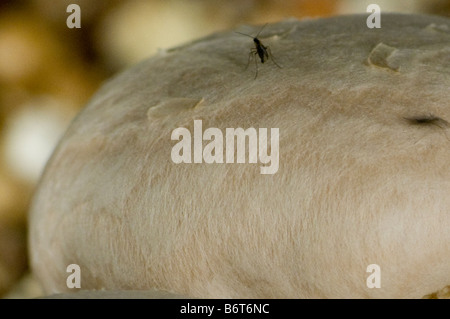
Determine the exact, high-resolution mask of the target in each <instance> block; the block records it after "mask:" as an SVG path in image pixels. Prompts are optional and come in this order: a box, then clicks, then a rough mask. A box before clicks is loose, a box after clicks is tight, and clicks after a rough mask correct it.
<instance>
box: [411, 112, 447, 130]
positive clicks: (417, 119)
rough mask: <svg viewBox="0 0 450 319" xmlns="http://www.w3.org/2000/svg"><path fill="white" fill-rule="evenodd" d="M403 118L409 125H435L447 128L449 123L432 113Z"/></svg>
mask: <svg viewBox="0 0 450 319" xmlns="http://www.w3.org/2000/svg"><path fill="white" fill-rule="evenodd" d="M404 119H405V120H406V121H407V122H408V123H409V124H411V125H417V126H432V125H434V126H437V127H440V128H442V129H444V128H448V127H449V126H450V124H449V123H448V122H447V121H446V120H444V119H442V118H440V117H438V116H435V115H433V114H428V115H417V116H411V117H404Z"/></svg>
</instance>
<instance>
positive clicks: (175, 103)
mask: <svg viewBox="0 0 450 319" xmlns="http://www.w3.org/2000/svg"><path fill="white" fill-rule="evenodd" d="M203 101H204V99H203V98H200V99H192V98H185V97H183V98H168V99H166V100H163V101H161V102H159V103H158V104H157V105H155V106H152V107H150V108H149V109H148V111H147V117H148V119H155V118H161V117H165V116H169V115H174V114H177V113H180V112H184V111H189V110H193V109H195V108H196V107H198V106H199V105H200V104H202V103H203Z"/></svg>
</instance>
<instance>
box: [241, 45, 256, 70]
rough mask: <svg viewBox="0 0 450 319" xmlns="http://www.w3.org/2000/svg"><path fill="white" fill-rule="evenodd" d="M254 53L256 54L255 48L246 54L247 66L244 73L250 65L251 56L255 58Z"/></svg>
mask: <svg viewBox="0 0 450 319" xmlns="http://www.w3.org/2000/svg"><path fill="white" fill-rule="evenodd" d="M255 53H256V49H255V48H252V49H250V52H249V53H248V61H247V65H246V66H245V69H244V71H245V70H247V68H248V65H249V64H250V59H251V57H252V55H253V57H255Z"/></svg>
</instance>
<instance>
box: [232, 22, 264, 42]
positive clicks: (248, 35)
mask: <svg viewBox="0 0 450 319" xmlns="http://www.w3.org/2000/svg"><path fill="white" fill-rule="evenodd" d="M266 25H267V23H266V24H264V25H263V26H262V28H261V29H260V30H259V31H258V34H256V36H252V35H250V34H246V33H242V32H238V31H234V32H235V33H239V34H242V35H245V36H247V37H250V38H252V39H254V38H257V37H258V36H259V34H260V33H261V31H262V30H264V28H265V27H266Z"/></svg>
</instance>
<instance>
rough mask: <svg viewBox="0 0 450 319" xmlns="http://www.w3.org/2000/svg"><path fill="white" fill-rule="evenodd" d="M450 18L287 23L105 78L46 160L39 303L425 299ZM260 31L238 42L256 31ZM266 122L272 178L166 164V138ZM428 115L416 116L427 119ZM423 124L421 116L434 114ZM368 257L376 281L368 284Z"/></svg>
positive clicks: (439, 268) (433, 283)
mask: <svg viewBox="0 0 450 319" xmlns="http://www.w3.org/2000/svg"><path fill="white" fill-rule="evenodd" d="M449 28H450V21H449V19H445V18H438V17H427V16H408V15H383V16H382V28H381V29H368V28H367V27H366V16H365V15H363V16H347V17H338V18H331V19H324V20H305V21H297V20H293V19H292V20H286V21H284V22H281V23H278V24H274V25H268V26H267V27H266V29H265V30H264V32H263V34H262V35H261V40H263V42H264V43H265V44H266V45H269V46H270V47H271V51H272V53H273V55H274V56H275V58H276V60H277V62H278V63H279V64H281V65H282V66H283V68H282V69H279V68H277V67H276V66H275V65H274V64H273V63H272V62H271V61H268V62H267V63H265V64H264V65H261V64H259V65H258V68H259V73H258V77H257V79H256V80H254V71H255V70H254V65H253V64H252V63H251V64H250V66H249V68H248V69H247V70H246V71H244V70H243V69H244V67H245V65H246V63H247V56H248V51H249V49H250V48H251V46H252V42H251V39H250V38H247V37H244V36H240V35H238V34H236V33H233V32H232V31H230V32H224V33H220V34H216V35H213V36H210V37H207V38H204V39H201V40H199V41H196V42H194V43H192V44H188V45H186V46H182V47H179V48H177V49H174V50H169V51H167V52H161V53H160V54H159V55H157V56H155V57H153V58H151V59H149V60H146V61H144V62H142V63H141V64H139V65H137V66H136V67H134V68H132V69H129V70H128V71H126V72H125V73H123V74H121V75H119V76H118V77H116V78H114V79H113V80H112V81H110V82H109V83H108V84H106V85H105V86H104V87H103V88H102V89H101V90H100V91H99V92H98V93H97V94H96V95H95V96H94V98H93V100H92V101H91V102H90V103H89V105H88V106H87V107H86V109H85V110H84V111H83V112H82V113H81V114H80V115H79V116H78V117H77V118H76V120H75V121H74V122H73V124H72V126H71V127H70V129H69V130H68V132H67V134H66V135H65V137H64V139H63V141H62V142H61V144H60V145H59V147H58V149H57V151H56V152H55V154H54V156H53V158H52V159H51V161H50V163H49V165H48V167H47V169H46V172H45V174H44V177H43V179H42V181H41V184H40V186H39V188H38V191H37V192H36V196H35V200H34V202H33V206H32V209H31V214H30V239H29V240H30V248H31V262H32V266H33V270H34V272H35V274H36V276H37V277H38V278H39V279H40V281H41V282H42V284H43V285H44V288H45V290H46V292H47V293H49V294H50V293H58V292H66V291H67V290H68V289H67V288H66V278H67V275H68V274H67V273H66V267H67V265H69V264H72V263H77V264H79V265H80V267H81V270H82V285H83V288H84V289H106V290H123V289H132V290H136V289H153V288H156V289H162V290H165V291H169V292H173V293H176V294H182V295H186V296H190V297H214V298H229V297H231V298H233V297H240V298H243V297H244V298H246V297H250V298H253V297H257V298H261V297H262V298H266V297H269V298H272V297H274V298H282V297H288V298H309V297H316V298H322V297H330V298H339V297H347V298H360V297H362V298H364V297H373V298H376V297H385V298H391V297H392V298H402V297H413V298H417V297H422V296H424V295H427V294H431V293H433V292H435V291H437V290H440V289H442V288H444V287H445V286H446V285H448V284H449V283H450V245H449V244H448V243H449V242H450V232H449V231H448V229H449V228H450V217H449V213H450V196H448V195H449V193H450V168H449V159H450V147H449V146H450V133H449V125H448V121H450V104H449V101H450V100H449V95H450V93H449V90H448V88H449V85H450V76H449V74H450V31H449ZM257 30H259V27H255V28H245V27H242V28H240V29H238V31H241V32H246V33H255V32H257ZM194 119H202V120H203V127H204V128H207V127H218V128H220V129H223V130H224V129H225V128H226V127H243V128H248V127H251V126H252V127H256V128H258V127H266V128H272V127H276V128H279V129H280V169H279V171H278V172H277V173H276V174H275V175H261V174H259V166H260V164H239V165H238V164H227V165H225V164H195V165H194V164H180V165H176V164H174V163H173V162H172V161H171V158H170V152H171V148H172V146H173V145H174V144H175V142H174V141H171V139H170V135H171V132H172V130H173V129H175V128H176V127H180V126H184V127H187V128H189V129H190V130H191V131H192V126H193V120H194ZM424 119H428V122H426V121H425V122H424ZM430 119H433V120H430ZM373 263H375V264H378V265H380V267H381V270H382V287H381V288H380V289H368V288H367V287H366V278H367V277H368V275H369V274H368V273H366V267H367V266H368V265H369V264H373Z"/></svg>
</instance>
